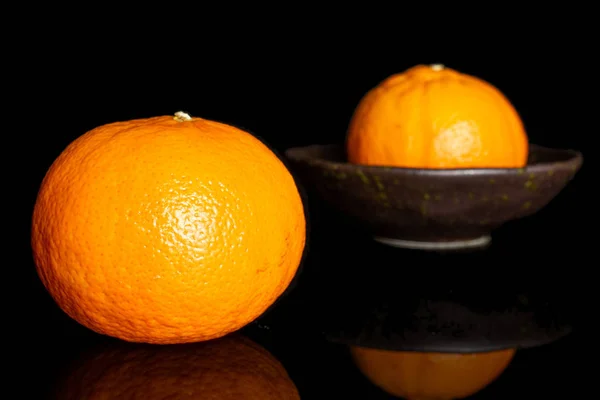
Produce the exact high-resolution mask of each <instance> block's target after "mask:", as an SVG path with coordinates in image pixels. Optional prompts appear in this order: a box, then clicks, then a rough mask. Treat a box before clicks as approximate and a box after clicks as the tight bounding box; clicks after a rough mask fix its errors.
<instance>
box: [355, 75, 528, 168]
mask: <svg viewBox="0 0 600 400" xmlns="http://www.w3.org/2000/svg"><path fill="white" fill-rule="evenodd" d="M346 146H347V155H348V160H349V161H350V162H352V163H355V164H366V165H387V166H397V167H409V168H479V167H502V168H518V167H523V166H524V165H525V164H526V162H527V156H528V150H529V146H528V139H527V134H526V132H525V128H524V126H523V123H522V121H521V119H520V116H519V115H518V113H517V111H516V110H515V108H514V107H513V105H512V104H511V103H510V101H509V100H508V99H507V98H506V97H505V96H504V95H503V94H502V93H501V92H500V91H499V90H498V89H497V88H496V87H494V86H492V85H491V84H489V83H488V82H485V81H483V80H481V79H479V78H476V77H474V76H470V75H466V74H462V73H459V72H457V71H455V70H452V69H450V68H444V67H443V66H441V65H433V66H425V65H417V66H415V67H413V68H410V69H408V70H406V71H404V72H402V73H399V74H395V75H392V76H390V77H388V78H387V79H385V80H384V81H383V82H381V83H380V84H379V85H377V86H376V87H375V88H373V89H372V90H371V91H369V92H368V93H367V94H366V95H365V96H364V97H363V98H362V99H361V101H360V103H359V104H358V106H357V108H356V110H355V112H354V115H353V116H352V119H351V122H350V126H349V129H348V136H347V142H346Z"/></svg>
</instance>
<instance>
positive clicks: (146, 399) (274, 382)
mask: <svg viewBox="0 0 600 400" xmlns="http://www.w3.org/2000/svg"><path fill="white" fill-rule="evenodd" d="M55 398H56V399H57V400H83V399H85V400H101V399H131V400H137V399H140V400H163V399H203V400H238V399H245V400H299V399H300V396H299V394H298V390H297V389H296V386H295V385H294V383H293V382H292V380H291V379H290V377H289V375H288V373H287V371H286V370H285V369H284V367H283V366H282V365H281V363H280V362H279V361H278V360H277V359H275V358H274V357H273V356H272V355H271V354H270V353H269V352H268V351H266V350H265V349H264V348H262V347H261V346H259V345H258V344H256V343H254V342H252V341H250V340H249V339H247V338H245V337H243V336H235V337H230V336H226V337H224V338H220V339H217V340H214V341H210V342H205V343H195V344H191V345H190V344H188V345H175V346H158V347H157V346H147V345H146V346H142V347H137V346H131V345H128V346H120V347H119V346H117V347H115V348H108V349H103V350H102V351H99V352H96V353H92V354H91V355H88V356H87V357H84V358H83V360H82V361H81V362H79V363H77V364H74V365H73V366H72V368H71V369H70V370H69V371H68V373H67V376H66V377H65V379H64V380H63V381H62V382H61V384H59V385H58V388H57V390H56V396H55Z"/></svg>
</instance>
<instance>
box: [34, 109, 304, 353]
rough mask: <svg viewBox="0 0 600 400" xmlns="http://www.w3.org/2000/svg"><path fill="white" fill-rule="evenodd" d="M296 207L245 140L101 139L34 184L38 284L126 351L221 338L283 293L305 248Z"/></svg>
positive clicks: (89, 141) (202, 132)
mask: <svg viewBox="0 0 600 400" xmlns="http://www.w3.org/2000/svg"><path fill="white" fill-rule="evenodd" d="M305 228H306V225H305V216H304V209H303V205H302V200H301V197H300V195H299V192H298V190H297V187H296V185H295V182H294V180H293V178H292V176H291V175H290V173H289V171H288V170H287V169H286V167H285V166H284V165H283V163H282V162H281V161H280V160H279V159H278V158H277V157H276V155H275V154H273V153H272V152H271V151H270V150H269V149H268V148H267V147H266V146H265V145H264V144H262V143H261V142H260V141H259V140H258V139H256V138H255V137H253V136H252V135H250V134H249V133H246V132H244V131H242V130H239V129H237V128H234V127H232V126H229V125H226V124H223V123H218V122H214V121H209V120H205V119H201V118H193V119H191V120H188V119H181V118H174V117H172V116H161V117H153V118H148V119H140V120H133V121H126V122H117V123H112V124H107V125H104V126H100V127H98V128H96V129H93V130H91V131H89V132H88V133H86V134H84V135H82V136H81V137H79V138H77V139H76V140H74V141H73V142H72V143H71V144H70V145H69V146H68V147H67V148H66V149H65V150H64V151H63V152H62V153H61V154H60V155H59V156H58V158H57V159H56V160H55V162H54V163H53V164H52V165H51V167H50V168H49V170H48V172H47V174H46V176H45V178H44V180H43V181H42V184H41V187H40V190H39V193H38V197H37V201H36V204H35V208H34V212H33V224H32V247H33V255H34V260H35V263H36V266H37V271H38V274H39V276H40V278H41V280H42V282H43V284H44V285H45V287H46V288H47V290H48V291H49V293H50V294H51V295H52V297H53V298H54V299H55V301H56V302H57V304H58V305H59V306H60V307H61V308H62V309H63V310H64V311H65V312H66V313H67V314H68V315H69V316H70V317H72V318H73V319H75V320H76V321H78V322H79V323H81V324H82V325H84V326H86V327H88V328H90V329H92V330H94V331H96V332H99V333H102V334H105V335H110V336H113V337H117V338H120V339H123V340H126V341H132V342H147V343H164V344H168V343H183V342H193V341H203V340H209V339H213V338H217V337H220V336H223V335H225V334H227V333H230V332H232V331H235V330H237V329H239V328H241V327H243V326H244V325H246V324H248V323H249V322H251V321H252V320H254V319H255V318H256V317H258V316H259V315H260V314H261V313H263V312H264V311H265V310H266V309H267V308H268V307H269V306H270V305H271V304H272V303H273V302H274V301H275V300H276V299H277V298H278V296H280V295H281V293H282V292H283V291H284V290H285V289H286V288H287V286H288V285H289V283H290V281H291V280H292V278H293V277H294V275H295V273H296V270H297V268H298V266H299V263H300V260H301V257H302V252H303V249H304V244H305Z"/></svg>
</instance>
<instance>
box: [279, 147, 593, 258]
mask: <svg viewBox="0 0 600 400" xmlns="http://www.w3.org/2000/svg"><path fill="white" fill-rule="evenodd" d="M285 154H286V156H287V158H288V159H289V161H290V163H291V169H292V170H293V171H294V173H296V174H297V175H298V178H299V179H300V181H301V182H303V183H304V184H305V186H306V187H307V189H308V190H309V191H313V192H315V193H316V194H317V195H318V196H319V197H320V198H321V199H322V200H324V201H325V202H327V203H329V204H330V205H331V206H333V207H334V208H335V209H337V210H339V211H340V212H342V213H343V214H345V215H347V216H348V217H350V218H352V219H353V220H354V221H355V222H357V223H358V224H359V225H361V226H362V227H363V228H364V229H366V230H367V231H369V232H370V234H371V235H372V236H373V237H374V239H375V240H377V241H379V242H382V243H384V244H388V245H391V246H397V247H405V248H417V249H460V248H470V247H482V246H486V245H487V244H488V243H489V242H490V240H491V236H490V233H491V232H492V231H493V230H494V229H496V228H498V227H499V226H500V225H502V224H504V223H506V222H508V221H511V220H515V219H518V218H522V217H525V216H528V215H531V214H534V213H536V212H537V211H539V210H540V209H542V208H543V207H544V206H546V205H547V204H548V203H549V202H550V200H552V199H553V198H554V197H555V196H556V195H557V194H558V193H559V192H560V191H561V190H562V189H563V188H564V187H565V186H566V185H567V183H568V182H569V181H570V180H571V179H572V178H573V177H574V175H575V174H576V173H577V171H578V170H579V168H580V167H581V164H582V162H583V157H582V155H581V153H580V152H577V151H574V150H559V149H550V148H544V147H541V146H536V145H531V146H530V155H529V160H528V163H527V166H526V167H525V168H520V169H516V168H515V169H446V170H435V169H411V168H392V167H376V166H365V165H356V164H351V163H348V162H347V161H346V156H345V151H344V147H343V146H341V145H312V146H307V147H297V148H291V149H288V150H287V151H286V152H285Z"/></svg>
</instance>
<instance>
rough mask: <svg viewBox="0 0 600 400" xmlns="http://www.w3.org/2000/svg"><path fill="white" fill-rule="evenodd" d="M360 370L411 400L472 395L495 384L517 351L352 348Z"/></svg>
mask: <svg viewBox="0 0 600 400" xmlns="http://www.w3.org/2000/svg"><path fill="white" fill-rule="evenodd" d="M350 351H351V354H352V357H353V359H354V362H355V363H356V365H357V367H358V368H359V369H360V370H361V372H362V373H363V374H364V375H365V376H366V377H367V378H368V379H369V380H370V381H371V382H373V384H375V385H377V386H379V387H380V388H381V389H383V390H385V391H386V392H388V393H391V394H393V395H395V396H400V397H404V398H406V399H409V400H451V399H461V398H464V397H467V396H470V395H472V394H474V393H476V392H478V391H480V390H481V389H483V388H484V387H486V386H487V385H488V384H490V383H491V382H492V381H494V380H495V379H496V378H497V377H498V376H499V375H500V374H501V373H502V372H503V371H504V370H505V369H506V367H507V366H508V365H509V363H510V362H511V360H512V358H513V356H514V354H515V350H514V349H507V350H501V351H494V352H489V353H475V354H448V353H418V352H401V351H388V350H379V349H368V348H364V347H351V348H350Z"/></svg>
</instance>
